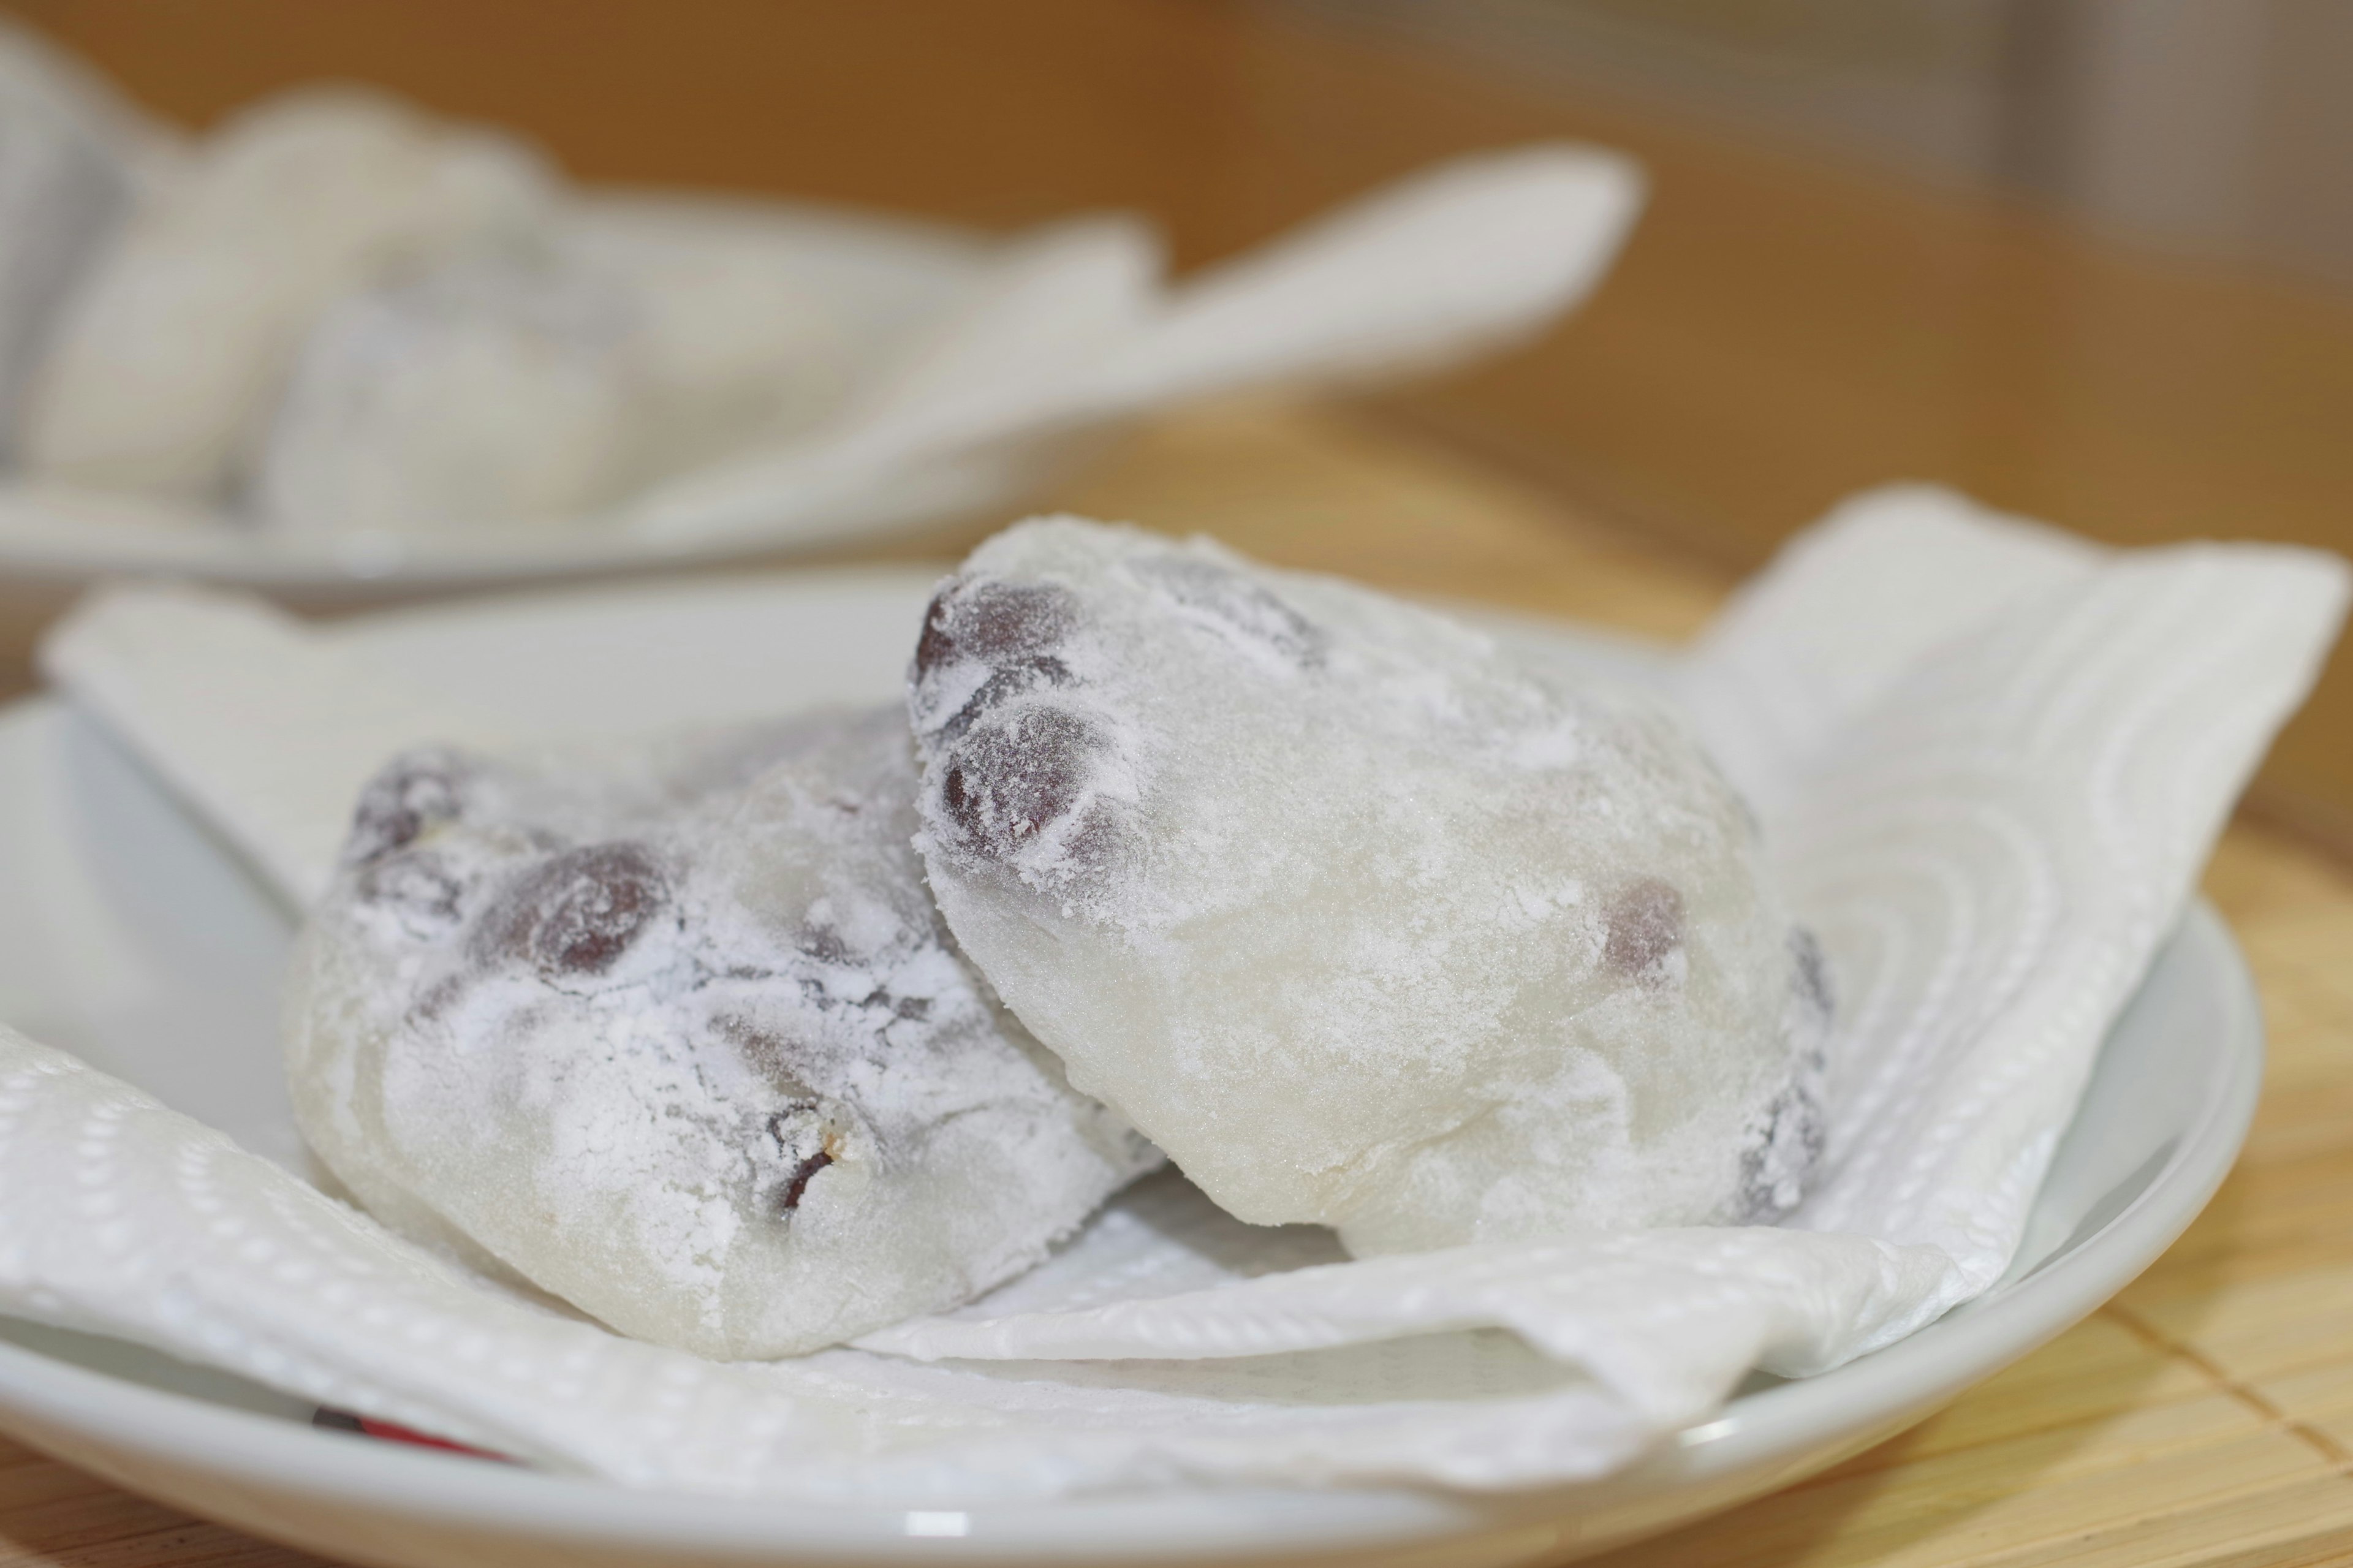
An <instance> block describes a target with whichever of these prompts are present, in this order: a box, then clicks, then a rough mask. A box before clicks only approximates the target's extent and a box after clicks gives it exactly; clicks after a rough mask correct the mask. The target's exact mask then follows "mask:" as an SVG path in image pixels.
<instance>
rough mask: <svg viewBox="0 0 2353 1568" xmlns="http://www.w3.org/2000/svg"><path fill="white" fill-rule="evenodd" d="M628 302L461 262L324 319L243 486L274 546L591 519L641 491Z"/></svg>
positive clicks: (544, 261) (587, 277) (639, 419)
mask: <svg viewBox="0 0 2353 1568" xmlns="http://www.w3.org/2000/svg"><path fill="white" fill-rule="evenodd" d="M646 315H647V311H646V309H645V306H644V301H643V300H641V299H640V298H639V297H638V292H637V291H636V290H635V289H631V288H628V287H627V286H625V285H623V284H622V283H620V282H618V281H617V280H615V279H608V278H605V277H602V276H600V275H598V274H597V273H596V272H594V271H591V270H589V269H586V268H580V267H574V266H565V265H564V264H562V263H561V262H560V261H559V260H558V259H556V258H552V257H551V258H523V257H503V256H492V257H467V258H459V259H458V260H455V261H453V262H451V263H449V264H448V265H446V266H444V267H442V268H437V269H436V270H434V271H432V272H429V273H427V274H426V275H425V276H424V277H422V278H417V279H408V280H405V281H400V282H395V283H389V284H385V285H382V286H380V287H377V288H375V289H368V290H365V291H364V292H361V293H358V294H355V295H353V296H351V297H349V298H347V299H345V300H342V301H341V302H339V303H338V304H336V305H335V306H334V307H332V309H330V310H328V311H327V313H326V314H325V316H323V317H322V319H321V320H320V321H319V323H318V325H317V326H316V327H315V328H314V329H313V330H312V331H311V336H310V339H309V341H308V342H306V343H305V344H304V346H303V350H302V355H301V361H300V363H298V364H297V365H296V368H295V371H294V374H293V376H292V378H291V380H290V383H289V384H288V386H287V390H286V396H285V399H284V401H283V402H282V403H281V404H280V406H279V409H278V413H277V416H276V418H275V419H274V420H273V421H272V423H271V426H270V432H269V442H268V444H267V446H266V447H265V448H264V450H263V453H262V457H261V460H260V464H259V472H258V474H257V476H256V479H255V482H254V498H253V499H254V504H255V507H256V510H258V511H259V513H260V515H261V518H262V521H263V522H264V523H265V524H266V525H267V526H269V528H271V529H273V530H274V531H279V532H282V533H336V532H343V531H352V530H357V529H370V528H374V529H386V530H391V531H455V530H460V529H466V528H470V527H477V526H480V525H491V526H497V525H499V524H504V523H533V522H537V523H545V522H548V521H564V520H567V519H570V518H573V517H575V516H577V515H578V514H580V513H583V512H586V511H588V510H591V509H593V508H595V507H596V506H598V505H599V504H601V503H603V502H605V501H607V500H610V499H611V498H612V497H614V496H615V495H616V494H617V493H619V491H620V490H622V489H624V488H626V486H627V485H628V482H629V481H630V480H631V479H633V478H634V477H635V471H636V467H637V461H638V452H637V437H638V427H639V426H640V425H641V424H642V423H643V422H644V421H645V419H646V418H647V417H648V416H649V413H650V411H651V408H652V405H653V398H654V393H655V384H654V375H653V365H652V363H651V357H652V356H651V354H650V352H649V343H648V341H647V340H648V325H647V321H646Z"/></svg>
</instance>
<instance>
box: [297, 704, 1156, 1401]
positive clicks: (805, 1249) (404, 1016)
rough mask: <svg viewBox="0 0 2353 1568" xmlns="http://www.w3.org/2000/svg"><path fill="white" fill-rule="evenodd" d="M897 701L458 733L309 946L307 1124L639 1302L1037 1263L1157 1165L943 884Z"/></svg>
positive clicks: (817, 1325) (406, 759)
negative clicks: (981, 963)
mask: <svg viewBox="0 0 2353 1568" xmlns="http://www.w3.org/2000/svg"><path fill="white" fill-rule="evenodd" d="M909 752H910V747H909V742H908V739H907V734H906V727H905V721H904V719H903V717H902V715H901V714H900V713H899V712H898V710H896V708H895V707H893V708H889V709H885V710H881V711H879V712H868V713H864V714H856V715H847V716H833V717H820V718H814V719H809V720H806V721H799V722H797V723H794V724H791V725H789V726H786V727H783V728H781V729H778V730H776V731H772V732H763V733H759V734H749V735H736V736H732V737H729V738H726V739H724V740H719V741H712V742H700V743H696V744H692V745H685V744H681V745H674V746H671V747H669V748H666V749H659V750H654V751H646V752H628V753H607V754H602V755H595V756H586V755H581V754H565V755H556V756H545V757H537V758H532V759H524V760H511V761H495V760H492V759H491V758H488V757H483V756H478V755H471V754H467V753H462V752H453V751H448V750H446V749H427V750H422V751H417V752H411V753H408V754H406V755H404V756H402V757H400V758H398V759H396V760H395V761H394V762H392V763H390V764H389V765H388V766H386V767H385V770H384V771H383V772H382V773H380V774H379V775H378V776H377V777H376V778H375V781H374V782H373V783H372V784H369V785H368V787H367V790H366V792H365V794H364V796H363V798H362V800H361V801H360V803H359V807H358V811H357V814H356V817H355V821H354V824H353V830H352V835H351V839H350V842H349V845H348V847H347V849H346V853H345V856H344V859H343V868H342V869H341V871H340V872H339V873H338V875H337V877H336V879H335V880H334V882H333V884H332V888H331V890H330V891H329V892H328V894H327V895H326V897H325V899H324V900H323V901H322V904H321V905H320V907H319V908H318V909H317V910H316V911H315V912H314V914H313V915H312V916H311V920H310V922H309V924H308V926H307V928H306V930H305V931H304V933H303V935H302V937H301V941H300V942H299V943H298V947H297V952H296V954H295V958H294V962H293V966H292V975H291V980H290V989H289V992H288V996H287V1004H286V1008H287V1011H286V1023H287V1028H286V1037H287V1065H288V1071H289V1078H290V1084H291V1087H292V1090H293V1098H294V1104H295V1110H296V1115H297V1118H298V1120H299V1121H300V1122H301V1128H302V1131H303V1133H304V1136H305V1137H306V1138H307V1140H308V1141H309V1142H310V1144H311V1148H312V1149H313V1150H314V1151H315V1152H317V1153H318V1155H319V1156H320V1158H321V1159H322V1161H323V1162H324V1163H326V1165H327V1166H328V1167H329V1168H330V1170H332V1173H334V1175H335V1176H336V1177H337V1178H339V1179H340V1180H341V1181H342V1182H343V1184H345V1185H346V1186H348V1187H349V1189H350V1190H351V1192H352V1193H353V1194H354V1195H355V1196H356V1197H358V1198H359V1200H360V1201H361V1202H362V1203H363V1204H364V1205H366V1206H367V1207H368V1208H369V1209H370V1210H371V1211H372V1212H374V1213H375V1215H377V1217H379V1218H380V1219H383V1220H384V1221H385V1223H387V1224H388V1225H391V1226H393V1227H394V1228H396V1229H398V1230H401V1231H403V1232H405V1233H406V1234H408V1235H410V1236H411V1237H416V1238H417V1239H419V1240H422V1241H425V1242H427V1243H428V1244H431V1245H436V1246H438V1247H441V1248H442V1249H444V1250H445V1251H446V1252H448V1253H452V1254H454V1255H456V1256H457V1257H459V1258H460V1259H461V1260H463V1261H466V1262H470V1263H472V1264H474V1265H476V1266H478V1267H480V1268H486V1269H488V1270H490V1271H491V1272H493V1273H500V1272H509V1271H511V1273H512V1275H519V1276H521V1277H522V1279H525V1280H528V1281H529V1282H530V1283H532V1284H533V1285H536V1286H537V1287H539V1288H540V1289H543V1290H545V1291H547V1292H549V1293H551V1294H553V1295H554V1296H556V1297H559V1298H561V1299H562V1300H565V1301H568V1302H569V1303H571V1304H572V1305H573V1306H575V1307H577V1308H579V1309H580V1310H583V1311H585V1312H587V1313H589V1314H591V1315H593V1316H595V1317H596V1318H598V1319H600V1320H602V1321H604V1322H606V1323H607V1324H608V1325H610V1326H611V1327H613V1328H614V1329H617V1330H618V1331H621V1332H623V1333H627V1334H631V1335H634V1336H637V1337H639V1338H642V1339H647V1340H652V1341H656V1342H661V1343H665V1344H669V1345H673V1346H676V1347H679V1348H681V1349H684V1350H688V1351H691V1352H699V1353H701V1354H703V1355H708V1356H713V1357H723V1358H731V1359H733V1358H754V1357H770V1356H778V1355H786V1354H791V1353H795V1352H803V1351H808V1350H813V1349H816V1348H818V1347H819V1346H822V1345H827V1344H831V1343H833V1342H838V1341H840V1340H843V1339H846V1338H849V1337H851V1336H853V1335H856V1334H858V1333H860V1332H862V1331H867V1330H870V1329H874V1328H878V1327H881V1326H883V1325H885V1324H889V1323H892V1322H894V1321H898V1320H900V1319H902V1318H904V1317H907V1316H910V1315H913V1314H916V1313H922V1312H930V1311H937V1310H944V1309H946V1308H949V1307H952V1306H955V1305H956V1304H957V1303H959V1302H962V1301H964V1300H967V1299H969V1298H970V1297H972V1296H974V1295H976V1294H977V1293H979V1292H980V1291H982V1290H985V1289H988V1288H989V1287H990V1286H992V1285H995V1284H997V1282H999V1281H1000V1280H1003V1279H1007V1278H1008V1277H1010V1276H1012V1275H1013V1274H1016V1273H1018V1272H1019V1271H1020V1270H1022V1269H1024V1268H1028V1267H1029V1266H1030V1265H1031V1264H1033V1263H1035V1262H1036V1261H1038V1259H1039V1258H1041V1257H1042V1256H1044V1254H1045V1253H1046V1251H1047V1249H1048V1247H1050V1245H1051V1244H1052V1243H1053V1242H1054V1241H1055V1240H1056V1239H1057V1238H1058V1237H1061V1236H1063V1235H1065V1234H1066V1233H1068V1232H1070V1231H1071V1229H1073V1228H1074V1227H1075V1226H1078V1225H1079V1224H1080V1223H1081V1222H1082V1220H1083V1219H1084V1218H1085V1217H1086V1216H1087V1215H1088V1214H1089V1213H1090V1212H1091V1211H1092V1210H1093V1209H1094V1207H1095V1206H1096V1205H1098V1204H1100V1203H1101V1202H1102V1201H1103V1199H1104V1198H1105V1197H1106V1196H1108V1195H1109V1194H1111V1193H1113V1191H1115V1190H1116V1189H1117V1188H1119V1187H1120V1186H1121V1185H1123V1184H1125V1183H1126V1182H1127V1181H1129V1180H1130V1179H1131V1178H1133V1177H1134V1176H1136V1175H1138V1174H1140V1173H1143V1172H1144V1171H1145V1170H1147V1169H1150V1168H1151V1167H1153V1166H1154V1165H1155V1164H1157V1163H1159V1158H1160V1157H1159V1155H1158V1153H1157V1152H1156V1151H1155V1150H1153V1149H1152V1148H1151V1146H1150V1145H1149V1144H1148V1143H1146V1142H1145V1141H1144V1140H1143V1139H1142V1138H1141V1137H1139V1136H1138V1135H1137V1134H1136V1133H1135V1132H1134V1131H1133V1129H1131V1128H1130V1127H1128V1126H1127V1124H1126V1123H1125V1122H1124V1121H1122V1120H1121V1119H1120V1118H1119V1117H1118V1116H1117V1115H1115V1114H1114V1113H1113V1112H1111V1111H1109V1110H1105V1109H1104V1108H1103V1107H1102V1106H1101V1105H1099V1104H1096V1103H1095V1102H1093V1101H1092V1100H1087V1099H1085V1098H1083V1097H1082V1096H1081V1095H1079V1094H1077V1093H1075V1092H1074V1091H1073V1090H1072V1089H1071V1087H1070V1086H1069V1084H1068V1082H1067V1081H1066V1080H1065V1079H1064V1077H1063V1074H1062V1072H1061V1070H1060V1066H1059V1065H1058V1064H1057V1062H1056V1061H1055V1058H1053V1057H1052V1056H1051V1055H1050V1053H1048V1052H1047V1051H1045V1050H1044V1049H1042V1048H1041V1047H1039V1045H1038V1044H1037V1042H1036V1041H1035V1040H1033V1039H1031V1038H1030V1037H1029V1036H1028V1035H1027V1034H1026V1033H1024V1032H1023V1030H1022V1029H1021V1027H1020V1026H1019V1025H1018V1024H1017V1023H1016V1022H1015V1021H1014V1020H1013V1019H1012V1017H1011V1016H1008V1014H1007V1013H1006V1012H1005V1011H1004V1010H1003V1009H1002V1008H1001V1007H1000V1006H999V1005H997V1002H996V1001H995V1000H994V999H993V998H992V997H991V996H990V994H988V992H987V988H986V987H985V986H984V985H983V984H982V983H981V981H980V980H979V978H978V976H977V975H976V974H975V973H974V972H973V970H972V969H971V967H970V966H969V965H968V964H967V963H965V960H964V959H963V957H962V956H961V955H960V954H959V953H958V952H957V951H956V949H955V946H954V944H953V942H951V941H950V939H949V937H948V934H947V931H945V929H944V927H943V925H942V924H941V922H940V920H939V918H938V915H937V913H936V911H935V910H934V907H933V904H932V901H931V899H930V897H929V895H928V894H927V893H926V892H925V890H924V888H923V875H922V870H921V868H920V866H919V865H918V863H917V861H916V859H915V856H914V852H913V848H912V847H911V844H910V840H911V838H912V837H913V833H914V831H915V816H914V791H915V774H914V768H913V759H912V757H911V756H910V754H909Z"/></svg>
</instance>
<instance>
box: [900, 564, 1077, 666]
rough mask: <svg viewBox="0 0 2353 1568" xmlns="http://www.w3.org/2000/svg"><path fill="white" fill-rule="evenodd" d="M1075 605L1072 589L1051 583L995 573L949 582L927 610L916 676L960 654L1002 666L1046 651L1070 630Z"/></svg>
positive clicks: (916, 649) (917, 655)
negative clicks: (1017, 579)
mask: <svg viewBox="0 0 2353 1568" xmlns="http://www.w3.org/2000/svg"><path fill="white" fill-rule="evenodd" d="M1076 608H1077V602H1076V601H1075V600H1074V599H1073V598H1072V597H1071V595H1070V593H1069V592H1068V591H1067V590H1065V589H1062V588H1058V587H1055V586H1054V585H1053V584H1047V583H1007V582H1001V581H999V580H997V579H996V578H993V577H983V578H977V579H970V580H959V581H955V582H951V583H950V584H948V585H947V586H946V587H944V588H942V589H941V590H940V591H939V593H938V595H935V596H934V598H933V600H932V604H931V608H930V609H929V610H927V611H926V612H925V613H924V616H923V637H921V638H920V639H919V640H918V641H917V642H916V644H915V669H914V676H915V679H916V680H918V681H922V680H924V679H929V678H930V677H931V676H932V675H933V674H934V672H935V671H936V670H938V669H939V668H941V667H942V666H943V665H945V664H948V663H951V662H953V661H955V660H959V659H967V658H972V659H979V660H981V661H982V662H984V663H987V664H995V665H1002V664H1007V663H1009V662H1012V661H1013V660H1016V659H1018V658H1021V657H1022V656H1024V655H1027V654H1034V653H1039V652H1042V651H1043V650H1045V649H1047V648H1049V647H1052V646H1053V645H1054V644H1056V643H1058V642H1060V641H1061V640H1062V638H1063V637H1067V636H1069V635H1070V629H1071V622H1072V619H1073V616H1074V611H1075V610H1076Z"/></svg>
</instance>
